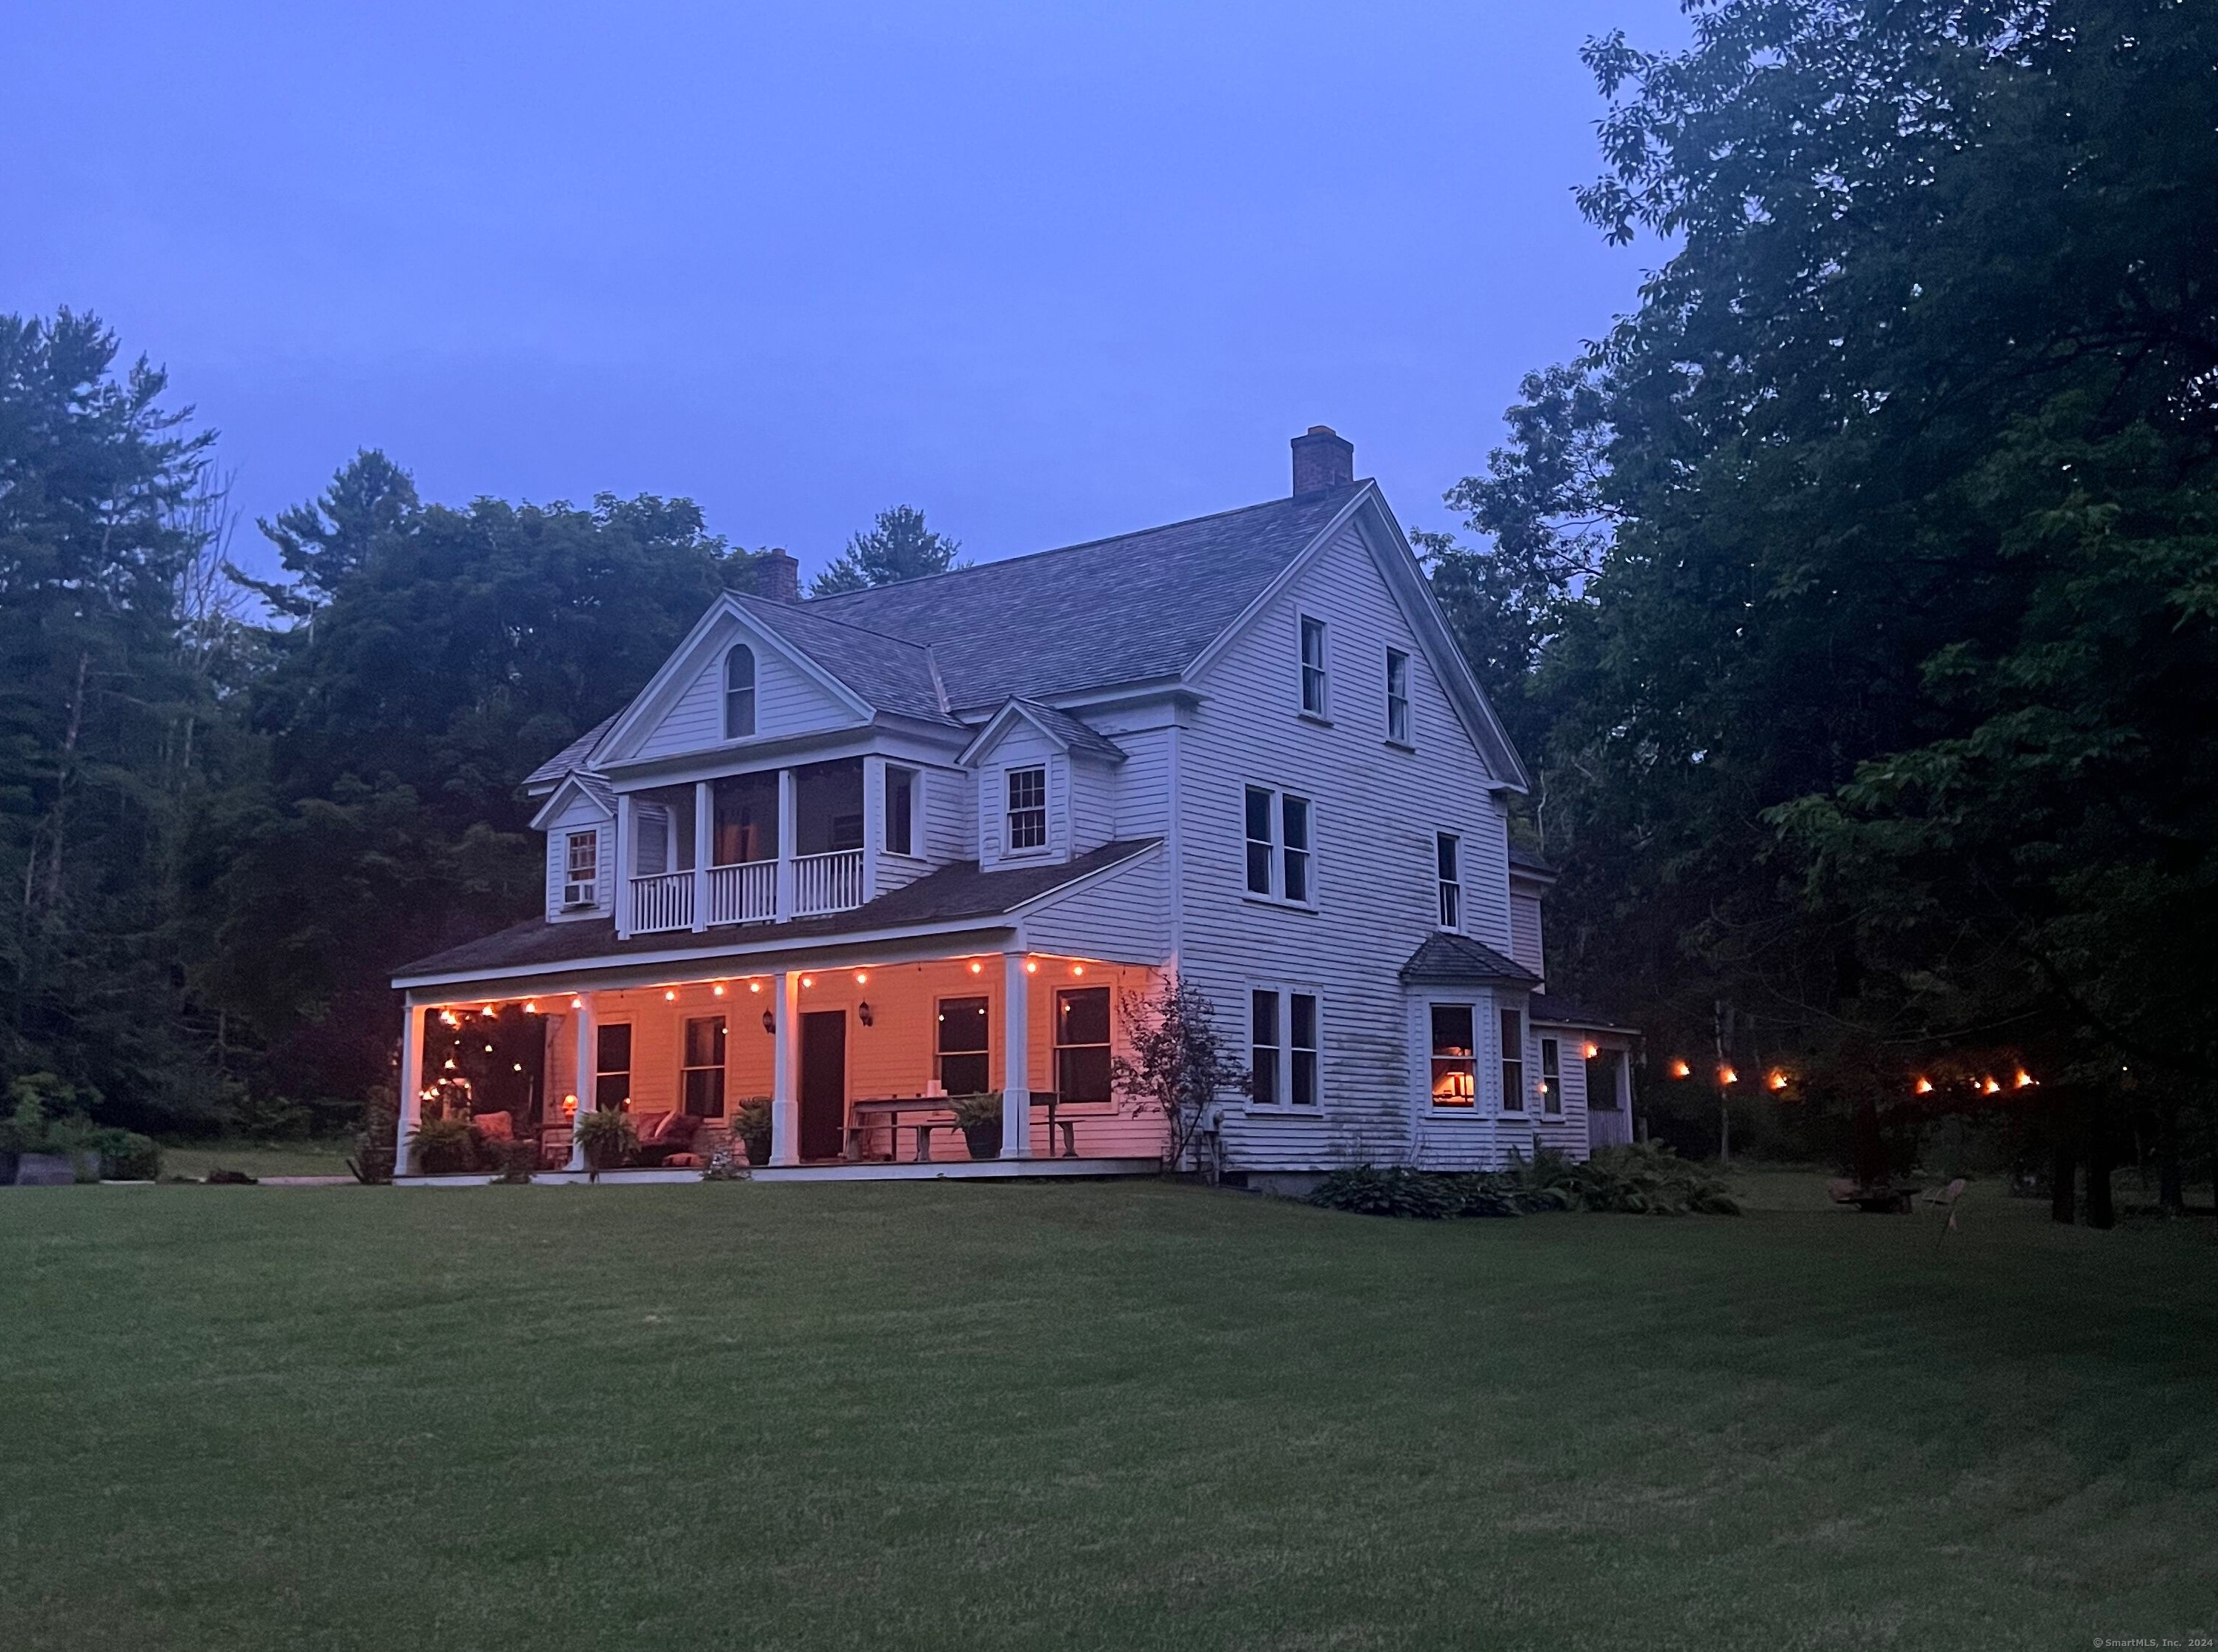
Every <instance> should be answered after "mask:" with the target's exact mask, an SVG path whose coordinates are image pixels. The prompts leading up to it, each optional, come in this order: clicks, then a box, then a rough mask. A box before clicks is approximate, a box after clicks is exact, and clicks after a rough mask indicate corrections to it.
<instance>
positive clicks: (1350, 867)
mask: <svg viewBox="0 0 2218 1652" xmlns="http://www.w3.org/2000/svg"><path fill="white" fill-rule="evenodd" d="M1303 613H1306V614H1309V615H1310V616H1312V617H1313V618H1320V619H1323V621H1325V623H1326V625H1327V627H1328V636H1327V646H1328V667H1329V672H1330V676H1331V698H1330V709H1331V713H1332V721H1331V723H1330V724H1329V725H1328V724H1319V723H1317V722H1316V721H1313V720H1310V719H1307V718H1304V717H1302V716H1301V715H1300V694H1299V686H1300V674H1299V660H1300V655H1299V643H1298V625H1297V617H1298V615H1299V614H1303ZM1390 646H1391V647H1393V648H1396V649H1400V650H1402V651H1403V652H1406V653H1408V654H1409V655H1410V683H1409V687H1410V700H1411V708H1410V709H1411V719H1412V721H1411V732H1412V734H1413V736H1414V737H1415V743H1416V751H1414V752H1410V751H1404V750H1402V749H1399V748H1395V747H1392V746H1390V745H1388V744H1387V743H1386V738H1385V735H1386V724H1385V718H1386V710H1385V694H1386V686H1385V678H1386V658H1385V655H1386V649H1388V648H1389V647H1390ZM1199 688H1200V691H1201V693H1202V697H1203V698H1202V702H1201V705H1200V707H1199V710H1198V711H1196V712H1195V713H1194V714H1193V720H1192V722H1191V724H1189V726H1188V728H1187V729H1186V731H1185V732H1183V733H1182V734H1181V735H1180V742H1179V746H1180V777H1179V788H1178V792H1179V798H1180V816H1181V818H1180V839H1181V844H1180V848H1181V853H1182V855H1183V860H1184V887H1183V892H1182V900H1181V905H1182V909H1183V910H1182V937H1181V941H1180V967H1181V969H1182V970H1183V972H1185V973H1186V975H1187V976H1188V977H1189V978H1192V979H1193V980H1194V981H1195V982H1196V983H1197V984H1199V985H1200V986H1201V987H1202V989H1203V990H1204V991H1206V992H1207V993H1208V994H1209V995H1210V997H1211V999H1212V1000H1213V1001H1214V1003H1215V1004H1216V1007H1217V1015H1218V1021H1219V1024H1220V1026H1221V1027H1223V1028H1225V1029H1226V1030H1228V1032H1230V1034H1231V1035H1232V1036H1233V1037H1234V1038H1235V1039H1244V1038H1245V1037H1246V1035H1247V1026H1248V999H1247V995H1248V991H1249V989H1250V987H1251V985H1256V984H1266V985H1267V984H1273V983H1276V982H1314V983H1316V984H1317V987H1318V989H1319V991H1320V994H1321V997H1322V999H1323V1003H1322V1004H1321V1006H1320V1012H1321V1020H1322V1032H1323V1053H1322V1059H1321V1067H1322V1072H1321V1079H1322V1083H1321V1094H1322V1104H1321V1106H1320V1107H1319V1108H1318V1109H1316V1111H1315V1112H1314V1113H1313V1114H1311V1115H1308V1116H1306V1117H1304V1116H1303V1115H1297V1114H1295V1113H1294V1112H1293V1111H1292V1109H1286V1108H1279V1109H1262V1108H1260V1107H1255V1106H1248V1105H1242V1104H1235V1105H1233V1106H1232V1107H1230V1108H1229V1109H1228V1110H1227V1116H1226V1118H1225V1121H1224V1141H1225V1146H1226V1149H1227V1152H1228V1158H1229V1162H1230V1164H1232V1165H1233V1166H1234V1167H1235V1168H1244V1169H1258V1170H1261V1169H1304V1168H1312V1167H1316V1166H1320V1165H1329V1164H1347V1163H1354V1162H1358V1161H1360V1160H1361V1159H1365V1158H1369V1159H1373V1160H1376V1161H1378V1162H1382V1163H1384V1162H1393V1161H1397V1160H1399V1159H1400V1158H1403V1157H1404V1156H1405V1155H1407V1154H1409V1152H1411V1151H1413V1149H1414V1148H1415V1147H1416V1145H1417V1144H1416V1140H1414V1136H1413V1130H1414V1127H1415V1125H1416V1115H1417V1114H1418V1112H1419V1110H1420V1100H1421V1097H1422V1095H1423V1090H1422V1088H1421V1087H1420V1080H1419V1078H1418V1069H1417V1063H1416V1062H1415V1061H1413V1055H1414V1056H1416V1057H1417V1058H1422V1056H1423V1055H1424V1054H1426V1053H1427V1050H1426V1049H1425V1047H1424V1046H1422V1045H1421V1044H1419V1043H1417V1041H1416V1040H1417V1037H1418V1035H1417V1034H1416V1031H1415V1027H1414V1022H1415V1018H1416V1014H1417V1013H1418V1012H1417V1010H1416V1005H1415V1003H1414V1002H1413V995H1412V994H1410V993H1409V992H1407V991H1404V989H1403V986H1402V984H1401V982H1400V980H1399V978H1398V972H1399V970H1400V967H1401V966H1402V964H1403V962H1404V961H1405V960H1407V959H1408V958H1409V954H1410V953H1412V952H1414V951H1416V948H1417V947H1418V945H1419V944H1420V943H1421V942H1422V941H1423V940H1424V939H1425V937H1426V936H1427V935H1429V934H1430V933H1431V932H1432V931H1433V929H1434V927H1435V924H1436V922H1437V918H1438V905H1437V899H1438V897H1437V891H1436V889H1435V886H1434V860H1433V853H1434V834H1435V833H1436V832H1440V831H1452V832H1454V833H1456V834H1458V835H1459V836H1460V837H1461V838H1462V840H1463V855H1464V866H1463V882H1464V888H1465V910H1466V919H1465V928H1467V929H1468V930H1469V932H1470V933H1471V934H1472V935H1475V936H1476V937H1477V938H1478V939H1479V940H1482V941H1485V942H1487V943H1488V944H1489V945H1490V946H1493V947H1497V948H1502V949H1505V950H1506V949H1507V947H1508V945H1509V899H1508V894H1509V849H1508V829H1507V820H1506V817H1505V816H1504V814H1503V812H1502V807H1501V805H1500V804H1499V803H1497V802H1496V800H1495V798H1493V797H1492V796H1491V795H1490V793H1489V792H1488V791H1487V779H1488V777H1487V774H1486V771H1485V767H1484V761H1483V760H1482V759H1481V758H1480V757H1479V755H1478V751H1477V748H1475V747H1474V746H1473V745H1472V744H1471V742H1470V740H1469V738H1468V737H1467V736H1466V735H1465V732H1464V730H1463V729H1462V725H1461V724H1460V723H1459V720H1458V719H1457V717H1456V716H1455V714H1454V711H1453V708H1452V706H1451V705H1450V703H1449V701H1448V699H1447V694H1446V692H1444V690H1443V689H1442V687H1441V686H1440V682H1439V680H1438V679H1437V678H1436V676H1435V675H1434V672H1433V669H1432V665H1431V662H1430V661H1428V659H1427V658H1426V656H1425V655H1424V653H1423V650H1422V648H1421V647H1420V646H1419V644H1418V642H1417V639H1416V635H1415V633H1414V631H1413V630H1412V629H1411V628H1410V626H1409V624H1408V622H1407V621H1406V619H1405V618H1404V617H1403V613H1402V612H1401V609H1400V607H1399V606H1398V604H1397V602H1396V600H1395V599H1394V598H1393V596H1392V594H1391V592H1390V591H1389V589H1388V587H1387V585H1386V583H1385V579H1384V578H1383V576H1382V575H1381V574H1379V570H1378V568H1377V567H1376V565H1375V564H1374V563H1373V562H1372V560H1371V557H1370V554H1369V552H1368V551H1367V550H1366V549H1365V548H1364V546H1363V544H1362V543H1361V540H1360V537H1358V535H1357V533H1356V531H1354V529H1352V528H1351V529H1350V530H1348V532H1347V533H1345V534H1344V535H1343V536H1342V537H1341V539H1340V541H1338V542H1337V543H1335V544H1333V545H1331V546H1329V547H1328V548H1327V550H1325V551H1324V552H1323V553H1322V554H1321V555H1320V556H1319V557H1318V558H1317V561H1315V562H1312V563H1311V565H1310V567H1309V568H1306V569H1304V572H1303V573H1302V574H1301V575H1300V577H1299V578H1298V580H1297V581H1294V583H1293V585H1292V587H1291V588H1290V589H1289V590H1287V591H1285V592H1282V593H1280V594H1279V597H1278V598H1277V599H1274V601H1273V604H1272V605H1271V606H1270V607H1269V609H1268V610H1267V612H1265V613H1263V614H1262V615H1261V618H1260V620H1259V622H1258V623H1257V624H1255V625H1254V626H1253V627H1252V628H1251V629H1249V630H1248V631H1247V632H1246V633H1245V634H1244V635H1243V636H1242V637H1240V638H1239V639H1237V640H1236V642H1235V643H1233V644H1232V645H1231V646H1230V648H1228V649H1227V650H1226V651H1225V653H1224V655H1221V656H1220V657H1219V658H1218V660H1217V661H1216V662H1215V663H1214V664H1213V666H1212V667H1211V670H1210V671H1209V673H1208V674H1207V675H1206V678H1205V680H1203V681H1202V682H1201V683H1200V684H1199ZM1119 743H1120V744H1121V743H1125V742H1124V741H1123V740H1122V739H1121V738H1120V740H1119ZM1250 783H1252V784H1255V785H1259V786H1271V787H1273V788H1277V789H1280V790H1284V791H1292V792H1298V793H1300V794H1303V795H1304V796H1307V797H1308V798H1310V799H1311V801H1312V804H1313V805H1314V823H1313V836H1314V843H1315V850H1314V860H1313V862H1312V871H1313V874H1314V881H1315V886H1316V891H1317V907H1316V910H1314V911H1307V910H1296V909H1292V908H1287V907H1284V906H1279V905H1273V904H1268V903H1261V902H1258V901H1255V900H1254V899H1251V898H1250V897H1248V896H1247V895H1246V893H1245V883H1244V877H1243V866H1244V856H1245V839H1244V831H1243V826H1242V790H1243V788H1244V786H1247V785H1248V784H1250ZM1477 996H1478V997H1480V999H1481V1000H1482V1001H1483V1000H1484V995H1483V994H1480V995H1477ZM1496 1071H1498V1067H1497V1069H1496ZM1423 1110H1425V1111H1429V1110H1430V1109H1429V1103H1426V1104H1425V1106H1424V1109H1423ZM1459 1122H1460V1121H1459ZM1489 1134H1491V1131H1490V1130H1489ZM1474 1135H1475V1133H1474ZM1492 1149H1493V1144H1492V1143H1491V1141H1487V1142H1485V1143H1484V1144H1482V1143H1480V1142H1479V1141H1478V1140H1476V1139H1474V1140H1472V1141H1471V1143H1470V1144H1468V1150H1467V1151H1466V1150H1459V1152H1458V1153H1457V1154H1456V1155H1455V1157H1456V1158H1458V1159H1459V1160H1471V1161H1476V1160H1478V1159H1480V1158H1484V1157H1486V1156H1488V1155H1489V1154H1490V1153H1491V1152H1492Z"/></svg>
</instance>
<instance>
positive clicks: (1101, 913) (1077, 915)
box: [1024, 849, 1170, 965]
mask: <svg viewBox="0 0 2218 1652" xmlns="http://www.w3.org/2000/svg"><path fill="white" fill-rule="evenodd" d="M1024 936H1025V945H1026V946H1027V947H1030V948H1032V950H1033V951H1035V952H1044V953H1057V954H1059V955H1062V956H1064V957H1070V958H1098V959H1104V960H1110V961H1113V962H1118V963H1128V964H1148V965H1159V964H1161V963H1162V962H1163V960H1165V958H1167V957H1168V955H1169V953H1170V884H1169V879H1168V873H1167V857H1166V856H1165V855H1164V854H1163V852H1162V850H1161V849H1152V850H1149V851H1148V852H1147V853H1146V854H1143V855H1142V856H1141V857H1140V858H1139V860H1137V863H1127V864H1126V865H1124V866H1119V867H1118V868H1117V869H1116V870H1115V871H1114V872H1112V873H1107V874H1106V876H1103V877H1100V878H1096V879H1094V880H1093V881H1091V882H1089V883H1088V884H1087V885H1085V887H1083V888H1081V889H1077V890H1074V891H1072V892H1071V893H1069V894H1068V895H1065V896H1063V897H1060V898H1059V899H1056V900H1054V901H1050V902H1049V903H1048V904H1046V905H1044V906H1042V907H1039V908H1038V909H1036V910H1033V911H1032V912H1030V913H1027V914H1026V915H1025V926H1024Z"/></svg>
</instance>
